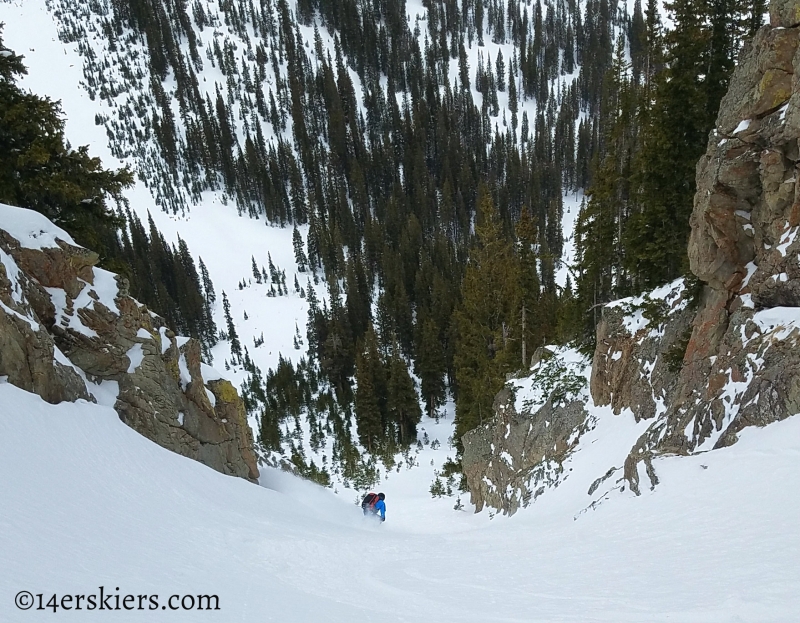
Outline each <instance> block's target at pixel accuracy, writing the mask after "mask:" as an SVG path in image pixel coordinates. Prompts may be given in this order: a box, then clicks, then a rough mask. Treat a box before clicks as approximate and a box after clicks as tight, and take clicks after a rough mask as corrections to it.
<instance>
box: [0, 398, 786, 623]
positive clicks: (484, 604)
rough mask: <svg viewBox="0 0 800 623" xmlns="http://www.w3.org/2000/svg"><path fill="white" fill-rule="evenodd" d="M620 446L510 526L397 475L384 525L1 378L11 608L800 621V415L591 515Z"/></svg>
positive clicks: (4, 568) (672, 471)
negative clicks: (179, 601) (129, 604)
mask: <svg viewBox="0 0 800 623" xmlns="http://www.w3.org/2000/svg"><path fill="white" fill-rule="evenodd" d="M632 422H633V418H630V419H628V418H627V417H626V416H625V415H624V414H623V415H622V416H616V417H615V416H609V417H607V418H605V420H604V421H601V423H600V425H599V426H598V428H597V429H595V431H592V433H595V432H597V433H598V434H599V431H600V429H601V428H603V435H602V438H599V441H598V446H594V445H592V446H591V447H592V449H593V451H594V449H595V448H597V447H599V445H600V444H606V445H607V444H613V442H614V440H615V439H616V440H617V442H620V441H622V440H623V437H629V436H630V435H631V433H632V432H634V431H633V430H632ZM589 434H591V433H589ZM624 441H625V443H627V440H624ZM602 455H603V452H602V451H599V450H598V451H594V454H592V453H591V452H589V453H586V454H585V455H583V459H582V458H581V456H582V455H581V454H580V453H578V454H576V456H575V458H574V460H573V461H572V463H571V464H570V467H572V468H573V469H574V471H573V472H572V475H571V477H570V479H569V480H566V481H565V482H564V483H562V485H561V486H560V487H559V488H558V489H556V490H555V491H552V492H551V493H549V494H548V496H545V498H544V501H545V502H546V503H543V502H538V503H537V504H535V505H534V506H533V507H532V508H531V509H530V510H529V511H526V512H524V513H518V514H517V515H515V516H514V517H512V518H510V519H509V518H503V517H498V518H495V520H494V521H491V522H490V521H488V520H487V515H486V513H483V514H481V515H472V514H470V513H467V512H457V511H454V510H452V509H451V508H450V504H449V502H450V500H448V501H443V500H432V499H431V498H430V497H425V496H422V497H414V495H413V494H410V493H409V491H410V490H411V489H409V488H408V485H410V484H412V483H411V482H408V480H409V479H408V478H406V479H403V478H402V477H401V475H398V476H397V478H396V479H395V478H394V476H393V477H392V478H391V479H390V480H389V482H388V483H386V484H385V485H383V487H384V488H383V490H384V491H385V492H386V494H387V509H388V512H387V521H386V523H385V524H382V525H376V524H372V523H370V522H366V521H365V520H364V518H363V517H362V516H361V512H360V509H359V508H358V507H357V506H355V505H353V504H349V503H347V502H346V501H344V500H343V499H342V498H341V497H339V496H335V495H333V494H332V493H331V492H330V491H329V490H325V489H321V488H319V487H316V486H315V485H312V484H310V483H307V482H302V481H298V480H297V479H296V478H294V477H292V476H289V475H287V474H284V473H281V472H276V471H272V470H266V471H265V473H264V475H263V476H262V479H261V484H262V486H261V487H259V486H256V485H252V484H250V483H247V482H245V481H244V480H241V479H237V478H231V477H226V476H223V475H221V474H219V473H217V472H215V471H213V470H211V469H208V468H206V467H204V466H203V465H201V464H199V463H196V462H194V461H191V460H189V459H186V458H184V457H180V456H178V455H176V454H173V453H171V452H168V451H167V450H164V449H162V448H160V447H159V446H157V445H155V444H153V443H151V442H150V441H148V440H147V439H145V438H144V437H142V436H140V435H139V434H137V433H136V432H134V431H133V430H132V429H130V428H128V427H127V426H125V425H124V424H123V423H122V422H120V420H119V418H118V417H117V415H116V413H114V412H113V411H112V410H111V409H110V408H108V407H103V406H98V405H92V404H89V403H86V402H82V401H79V402H78V403H75V404H71V403H62V404H60V405H55V406H53V405H49V404H46V403H44V402H43V401H41V400H40V399H39V398H38V397H36V396H33V395H32V394H28V393H26V392H24V391H22V390H20V389H18V388H16V387H14V386H12V385H9V384H7V383H6V384H0V475H2V478H3V483H4V484H3V487H2V488H0V525H2V527H3V529H2V530H0V551H2V552H3V561H4V562H3V564H2V565H0V593H2V595H3V599H2V602H0V620H3V621H52V620H56V619H57V620H67V621H84V620H88V619H89V618H96V617H97V616H101V615H100V614H98V613H97V612H93V613H91V615H94V616H91V615H88V614H87V613H86V612H85V611H83V612H77V611H74V610H72V611H64V610H60V609H59V611H58V613H57V615H55V616H54V615H53V613H52V612H51V611H49V610H45V611H37V610H36V609H35V608H34V609H32V610H29V611H27V612H24V613H23V612H20V611H19V610H16V609H15V607H14V605H13V604H12V598H13V596H14V595H16V594H17V593H18V592H19V591H22V590H28V591H30V592H31V593H33V594H37V593H43V594H44V595H45V596H46V597H45V600H46V599H47V598H48V597H49V595H51V594H57V595H59V598H60V596H62V595H65V594H73V595H77V594H91V593H95V594H96V593H98V592H99V588H98V587H99V586H104V587H105V591H106V592H113V593H115V594H117V593H116V590H115V589H116V587H119V593H118V594H121V595H125V594H133V595H139V594H147V595H158V596H159V601H158V603H159V604H160V605H162V604H164V603H166V600H167V599H168V598H169V596H170V595H172V594H180V595H183V594H192V595H199V594H204V595H218V596H219V601H220V610H219V611H211V612H205V611H204V612H202V613H199V612H197V611H191V612H184V611H175V612H169V614H168V615H165V616H167V617H168V618H169V620H170V621H192V622H194V621H198V620H203V621H224V622H237V621H254V622H261V621H269V620H274V621H285V622H293V621H309V622H310V621H348V622H349V621H356V620H367V619H371V618H373V617H375V616H376V613H375V604H380V607H379V610H380V612H379V619H380V620H382V621H542V622H544V621H559V622H566V621H575V622H578V621H580V622H591V621H609V622H610V621H614V622H626V621H628V622H633V621H635V622H647V621H687V622H688V621H692V622H723V621H724V622H728V621H761V622H769V621H775V622H777V621H791V620H794V618H795V615H796V612H797V611H798V608H800V592H798V588H800V586H799V585H798V584H799V580H798V578H800V563H798V560H800V531H798V530H797V517H798V516H800V500H798V496H797V495H796V493H795V492H796V491H798V489H800V460H798V459H800V418H797V417H793V418H789V419H788V420H785V421H783V422H779V423H776V424H772V425H770V426H769V427H767V428H765V429H746V430H745V431H744V432H743V433H742V435H741V439H740V441H739V442H738V443H737V444H736V445H734V446H732V447H730V448H725V449H722V450H716V451H714V452H710V453H706V454H702V455H697V456H691V457H685V458H666V459H658V460H657V461H656V462H655V463H656V469H657V470H658V473H659V475H660V476H661V479H662V482H661V484H660V485H659V487H658V488H657V490H656V491H655V492H649V491H648V492H645V493H644V494H643V495H642V496H641V497H638V498H637V497H634V496H628V497H626V496H624V495H623V496H617V497H616V498H615V499H613V500H612V501H611V502H606V503H604V504H602V505H600V506H598V507H597V508H596V509H595V510H590V511H587V512H585V513H582V514H580V513H579V511H580V510H581V509H582V508H585V507H586V506H587V503H588V502H589V498H588V496H587V495H586V487H587V486H588V484H587V481H586V478H587V477H588V475H589V472H594V470H595V468H599V467H600V466H601V465H603V468H605V467H606V466H605V465H604V464H603V463H602V461H603V460H604V457H603V456H602ZM42 457H47V460H42ZM598 460H599V461H600V462H599V463H598V464H597V465H596V466H593V465H591V464H590V463H591V462H593V461H598ZM581 461H582V462H581ZM414 473H415V470H411V471H403V472H402V474H406V475H413V474H414ZM765 478H766V482H769V483H770V486H765ZM401 481H403V486H401ZM416 489H418V487H414V490H416ZM576 513H579V514H577V516H576ZM575 516H576V517H575ZM573 517H575V519H573ZM85 604H86V602H84V606H85ZM73 605H74V603H73ZM156 618H157V616H152V615H149V614H145V613H143V612H141V611H136V610H134V611H132V612H125V611H111V612H108V611H106V612H103V613H102V619H103V620H104V621H141V620H145V619H149V620H155V619H156Z"/></svg>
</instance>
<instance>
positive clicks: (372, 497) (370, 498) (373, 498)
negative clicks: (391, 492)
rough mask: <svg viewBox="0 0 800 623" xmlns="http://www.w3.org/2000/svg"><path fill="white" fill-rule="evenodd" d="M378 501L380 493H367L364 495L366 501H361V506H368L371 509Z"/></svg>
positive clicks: (365, 507) (364, 507)
mask: <svg viewBox="0 0 800 623" xmlns="http://www.w3.org/2000/svg"><path fill="white" fill-rule="evenodd" d="M377 501H378V494H377V493H367V495H365V496H364V501H363V502H361V508H363V509H365V510H366V509H367V508H370V509H371V508H372V507H373V506H375V504H376V503H377Z"/></svg>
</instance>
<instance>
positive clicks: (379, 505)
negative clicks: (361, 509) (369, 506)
mask: <svg viewBox="0 0 800 623" xmlns="http://www.w3.org/2000/svg"><path fill="white" fill-rule="evenodd" d="M385 499H386V496H385V495H384V494H383V493H379V494H378V501H377V502H375V514H376V515H377V514H378V513H380V514H381V521H386V502H384V500H385Z"/></svg>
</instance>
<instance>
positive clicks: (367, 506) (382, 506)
mask: <svg viewBox="0 0 800 623" xmlns="http://www.w3.org/2000/svg"><path fill="white" fill-rule="evenodd" d="M385 499H386V496H385V495H384V494H383V493H378V494H375V493H367V495H365V496H364V501H363V502H361V508H362V509H363V510H364V516H367V515H373V516H375V517H377V516H378V513H380V517H381V521H386V502H384V500H385Z"/></svg>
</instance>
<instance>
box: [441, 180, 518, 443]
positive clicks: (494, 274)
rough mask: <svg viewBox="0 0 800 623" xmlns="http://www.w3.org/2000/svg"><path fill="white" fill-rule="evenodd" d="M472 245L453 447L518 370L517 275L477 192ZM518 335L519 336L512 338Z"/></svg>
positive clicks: (460, 317)
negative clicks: (477, 214)
mask: <svg viewBox="0 0 800 623" xmlns="http://www.w3.org/2000/svg"><path fill="white" fill-rule="evenodd" d="M481 196H482V198H481V200H480V218H481V220H480V221H479V224H478V225H477V227H476V233H477V242H476V244H475V246H474V247H473V249H472V252H471V253H470V259H469V263H468V265H467V269H466V273H465V275H464V281H463V285H462V304H461V308H460V309H459V310H458V312H457V315H456V322H457V327H458V342H457V345H456V352H455V375H456V383H457V389H458V393H457V396H456V419H455V423H456V434H455V437H456V440H457V441H456V443H457V445H458V447H459V448H461V438H462V437H463V436H464V434H465V433H466V432H468V431H470V430H472V429H473V428H475V427H476V426H478V425H480V424H481V423H482V422H484V421H487V420H488V419H489V418H491V416H492V401H493V400H494V396H495V394H497V392H498V391H500V389H501V388H502V386H503V383H504V382H505V375H506V373H508V372H512V371H513V370H515V369H518V368H517V366H518V364H519V340H518V339H517V340H516V342H515V341H514V340H513V339H512V335H511V334H512V331H513V330H514V329H516V327H518V326H519V322H520V321H518V320H517V310H518V309H520V306H519V277H518V267H517V264H516V258H515V256H514V252H513V248H512V246H511V244H510V242H509V241H508V240H507V239H506V238H505V237H504V236H503V234H502V230H501V228H500V222H499V219H498V216H497V211H496V210H495V207H494V204H493V202H492V199H491V196H490V195H489V193H488V192H487V190H486V189H485V188H484V189H483V190H482V192H481ZM517 335H519V334H517Z"/></svg>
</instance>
